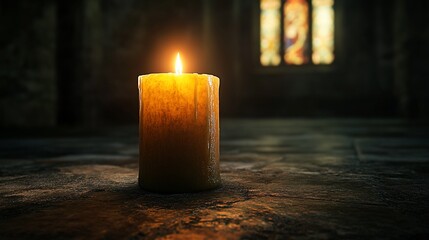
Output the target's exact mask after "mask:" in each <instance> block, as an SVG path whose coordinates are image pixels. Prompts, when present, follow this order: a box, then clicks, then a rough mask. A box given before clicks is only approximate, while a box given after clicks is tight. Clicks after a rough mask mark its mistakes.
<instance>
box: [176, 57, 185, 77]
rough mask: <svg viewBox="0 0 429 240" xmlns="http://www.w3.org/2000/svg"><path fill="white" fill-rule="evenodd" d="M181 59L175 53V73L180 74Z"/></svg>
mask: <svg viewBox="0 0 429 240" xmlns="http://www.w3.org/2000/svg"><path fill="white" fill-rule="evenodd" d="M182 68H183V66H182V61H181V60H180V54H179V53H177V57H176V74H182Z"/></svg>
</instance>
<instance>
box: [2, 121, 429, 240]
mask: <svg viewBox="0 0 429 240" xmlns="http://www.w3.org/2000/svg"><path fill="white" fill-rule="evenodd" d="M221 127H222V141H221V150H222V151H221V169H222V178H223V186H222V187H221V188H219V189H216V190H214V191H207V192H201V193H194V194H174V195H161V194H155V193H150V192H145V191H142V190H140V189H139V188H138V187H137V171H138V169H137V168H138V165H137V162H138V160H137V159H138V145H137V141H138V138H137V128H132V127H130V128H118V129H110V130H106V131H104V132H102V131H100V132H99V133H91V134H88V135H83V134H82V133H79V134H73V132H65V131H61V130H58V131H57V132H51V133H46V132H45V133H43V135H44V137H39V138H35V137H31V138H24V137H20V138H16V137H15V138H11V137H3V138H2V139H1V140H0V236H1V237H0V238H2V239H16V238H32V239H37V238H42V239H46V238H55V239H57V238H65V239H68V238H80V239H93V238H98V239H99V238H104V239H154V238H158V239H191V238H195V239H285V238H290V239H333V238H334V239H335V238H337V239H408V238H412V239H425V238H426V239H427V238H428V237H429V229H428V228H427V226H428V223H429V211H428V209H429V206H428V199H429V191H428V189H429V178H428V176H429V127H428V126H427V125H418V124H411V123H406V122H402V121H399V120H366V121H363V120H313V121H311V120H288V121H286V120H228V121H224V122H222V124H221ZM64 133H67V134H64ZM407 156H408V157H407Z"/></svg>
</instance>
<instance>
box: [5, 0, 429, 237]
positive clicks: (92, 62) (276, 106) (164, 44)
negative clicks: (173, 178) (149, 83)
mask: <svg viewBox="0 0 429 240" xmlns="http://www.w3.org/2000/svg"><path fill="white" fill-rule="evenodd" d="M263 2H265V3H269V4H271V5H264V6H263ZM300 3H305V4H306V5H305V6H306V8H305V9H307V11H308V12H307V15H308V16H307V20H308V21H309V22H308V23H307V24H306V25H305V24H304V26H305V28H306V29H307V31H308V34H307V42H306V43H305V44H304V45H305V47H307V48H308V49H312V51H313V53H314V51H316V49H317V47H316V45H314V44H315V42H316V41H315V40H314V39H313V38H314V34H317V33H315V31H316V32H317V27H318V25H317V24H318V23H320V22H317V21H316V22H313V21H315V20H311V19H313V18H314V12H315V11H316V10H317V6H318V5H317V4H324V3H329V4H331V3H332V13H333V16H334V17H333V18H332V24H333V28H334V30H333V31H332V43H333V46H332V49H333V50H332V51H333V56H334V59H333V60H332V62H331V60H329V61H328V60H327V61H328V62H325V64H317V60H315V59H314V58H312V57H310V55H309V53H308V51H309V50H308V49H307V50H305V51H304V50H302V52H300V53H301V54H304V55H305V54H307V55H306V56H307V57H305V56H304V55H303V56H304V57H302V59H301V60H302V61H303V62H305V64H300V62H299V61H300V59H298V60H296V58H295V59H292V58H287V57H286V58H285V59H283V54H281V53H282V52H288V49H290V46H291V44H292V45H293V44H294V43H295V42H294V41H297V40H296V39H295V38H293V34H294V33H291V32H290V31H289V32H288V31H287V30H286V28H287V27H288V26H289V29H292V28H291V27H290V26H291V24H293V19H292V20H291V21H289V20H285V21H282V19H286V15H287V12H286V10H284V11H283V10H282V9H283V7H284V8H285V9H286V6H289V8H290V9H292V8H293V6H298V7H296V8H295V9H299V4H300ZM276 4H278V8H274V9H277V10H275V12H274V15H269V14H272V13H268V17H269V18H270V19H271V20H272V19H275V18H276V17H277V18H278V19H279V22H276V23H277V24H278V28H274V30H272V31H274V32H276V31H278V37H279V38H275V39H274V40H273V41H274V42H275V41H278V43H277V44H278V46H277V47H278V50H274V55H275V54H279V56H280V58H279V59H278V60H272V59H271V60H270V61H271V62H270V61H268V64H267V61H265V60H262V58H261V49H263V47H262V41H263V40H261V36H262V35H261V33H262V31H263V30H264V29H262V27H263V26H262V25H261V22H262V20H261V19H262V18H261V14H262V13H263V11H264V10H266V8H264V7H266V6H269V7H268V8H267V9H271V8H272V7H273V6H277V5H276ZM294 4H295V5H294ZM301 6H303V5H301ZM270 7H271V8H270ZM301 10H302V9H301ZM428 10H429V2H428V1H426V0H413V1H407V0H394V1H385V0H334V1H330V0H312V1H311V0H309V1H306V0H288V1H286V0H262V1H260V0H187V1H179V0H163V1H142V0H77V1H60V0H42V1H30V0H17V1H0V34H1V37H0V42H1V44H0V53H1V54H0V189H1V190H0V236H6V237H8V238H11V239H12V238H16V237H30V236H36V237H40V238H46V237H52V238H57V237H65V238H68V237H70V238H75V237H82V238H104V237H106V238H108V237H112V238H137V239H138V238H149V239H151V238H156V237H172V238H174V237H201V236H206V237H208V238H214V239H216V238H219V237H221V236H223V237H225V238H232V239H234V238H240V237H241V238H249V239H252V238H266V237H273V236H274V237H280V238H281V237H292V238H294V237H297V238H299V237H308V238H357V239H362V238H374V239H377V238H378V239H379V238H395V237H402V238H427V237H428V236H429V230H428V229H427V225H428V223H429V221H428V219H429V205H428V202H429V201H428V200H429V190H428V189H429V171H428V169H429V125H428V118H429V67H428V63H429V61H428V56H429V24H428V23H429V14H428ZM287 11H292V10H287ZM276 14H277V15H276ZM302 15H303V13H300V15H299V16H302ZM304 15H305V14H304ZM273 16H274V17H273ZM265 20H266V19H265ZM271 20H270V21H271ZM274 25H275V24H274ZM274 25H273V23H271V24H269V26H271V27H272V26H274ZM270 31H271V30H270ZM270 34H272V32H268V35H267V36H272V35H270ZM288 34H291V35H288ZM312 34H313V35H312ZM276 36H277V35H276ZM282 36H286V37H285V38H286V39H283V40H282ZM290 36H292V37H290ZM270 46H271V45H270ZM178 50H180V51H181V55H182V56H183V61H184V68H185V70H184V71H185V72H199V73H210V74H214V75H217V76H219V77H220V79H221V91H220V104H221V105H220V109H221V119H222V121H221V162H222V164H221V170H222V178H223V181H224V187H222V188H221V189H218V190H215V191H210V192H206V193H202V194H201V195H192V194H191V195H187V194H183V195H178V196H159V195H156V194H151V193H144V194H143V193H142V192H140V191H138V190H137V189H136V188H135V186H136V181H137V180H136V176H137V175H136V171H137V170H136V169H137V168H138V166H137V162H136V161H137V160H136V159H138V150H137V143H138V139H137V134H138V131H137V128H136V126H137V122H138V91H137V76H138V75H140V74H145V73H149V72H172V71H173V70H174V65H173V62H172V60H171V59H173V58H174V56H175V53H176V52H177V51H178ZM276 51H277V52H276ZM306 51H307V52H306ZM289 52H290V51H289ZM295 57H296V56H295ZM291 59H292V60H291ZM273 61H274V62H276V61H279V63H278V64H271V63H272V62H273ZM297 61H298V63H299V64H296V63H297ZM322 62H323V61H322ZM290 63H292V64H290ZM326 63H327V64H326ZM122 202H127V203H128V205H127V206H123V205H121V204H122ZM100 204H101V205H106V204H111V205H110V207H109V209H107V210H106V208H105V207H101V206H99V205H100ZM75 206H76V207H75ZM76 209H79V210H80V211H78V213H76V214H74V215H73V214H71V213H73V212H75V211H76ZM64 216H65V217H64ZM36 218H37V219H39V220H38V222H37V224H34V222H33V220H34V219H36ZM94 219H102V221H103V222H104V223H105V225H100V224H98V223H97V221H94ZM118 221H119V222H121V224H118V223H117V222H118ZM47 226H52V228H50V227H47ZM0 238H2V237H0Z"/></svg>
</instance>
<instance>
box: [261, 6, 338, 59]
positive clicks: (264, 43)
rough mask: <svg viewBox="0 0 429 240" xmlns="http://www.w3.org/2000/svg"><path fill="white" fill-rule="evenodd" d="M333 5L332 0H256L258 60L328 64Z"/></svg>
mask: <svg viewBox="0 0 429 240" xmlns="http://www.w3.org/2000/svg"><path fill="white" fill-rule="evenodd" d="M310 6H311V7H310ZM333 6H334V0H260V8H261V15H260V17H261V19H260V20H261V32H260V34H261V35H260V51H261V55H260V61H261V64H262V65H263V66H278V65H280V64H286V65H303V64H316V65H319V64H331V63H332V62H333V61H334V9H333ZM310 11H311V12H310ZM282 17H283V19H282ZM281 35H283V36H281Z"/></svg>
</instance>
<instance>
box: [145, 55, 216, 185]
mask: <svg viewBox="0 0 429 240" xmlns="http://www.w3.org/2000/svg"><path fill="white" fill-rule="evenodd" d="M138 83H139V94H140V159H139V185H140V187H141V188H143V189H147V190H149V191H156V192H169V193H174V192H194V191H202V190H207V189H212V188H216V187H218V186H220V183H221V181H220V173H219V83H220V81H219V78H217V77H215V76H212V75H208V74H196V73H193V74H192V73H182V63H181V61H180V56H179V54H177V58H176V73H158V74H148V75H142V76H139V78H138Z"/></svg>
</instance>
